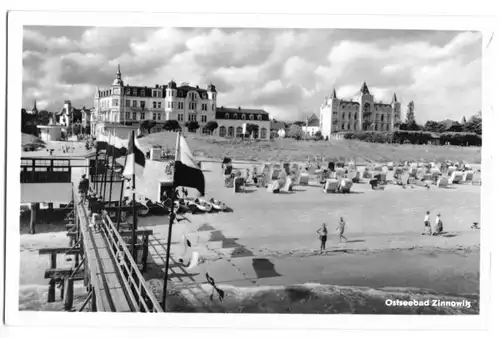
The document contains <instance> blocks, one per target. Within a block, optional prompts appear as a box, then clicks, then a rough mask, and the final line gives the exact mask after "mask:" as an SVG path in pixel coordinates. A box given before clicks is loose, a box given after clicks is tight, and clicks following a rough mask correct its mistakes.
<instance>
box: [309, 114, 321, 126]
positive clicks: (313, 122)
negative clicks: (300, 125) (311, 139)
mask: <svg viewBox="0 0 500 338" xmlns="http://www.w3.org/2000/svg"><path fill="white" fill-rule="evenodd" d="M307 125H308V126H309V127H319V118H318V117H317V116H316V114H314V113H313V114H312V115H311V116H309V118H308V119H307Z"/></svg>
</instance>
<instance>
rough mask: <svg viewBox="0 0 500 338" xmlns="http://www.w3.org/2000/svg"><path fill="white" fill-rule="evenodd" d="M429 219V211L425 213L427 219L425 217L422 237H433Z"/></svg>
mask: <svg viewBox="0 0 500 338" xmlns="http://www.w3.org/2000/svg"><path fill="white" fill-rule="evenodd" d="M429 217H430V212H429V211H427V212H426V213H425V217H424V232H423V233H422V235H431V234H432V231H431V222H430V221H429Z"/></svg>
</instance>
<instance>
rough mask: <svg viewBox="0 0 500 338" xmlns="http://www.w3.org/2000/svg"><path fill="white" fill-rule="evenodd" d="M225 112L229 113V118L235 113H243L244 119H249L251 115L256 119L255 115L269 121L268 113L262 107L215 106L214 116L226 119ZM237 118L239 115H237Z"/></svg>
mask: <svg viewBox="0 0 500 338" xmlns="http://www.w3.org/2000/svg"><path fill="white" fill-rule="evenodd" d="M226 114H230V116H229V118H232V117H233V116H234V115H237V114H244V115H245V119H247V120H249V119H250V118H249V117H250V116H249V115H253V119H255V120H258V119H257V115H260V116H261V121H269V113H268V112H266V111H265V110H262V109H249V108H241V107H238V108H226V107H217V108H216V110H215V118H216V119H227V118H228V117H227V116H226ZM237 117H238V119H239V118H240V117H241V115H240V116H237Z"/></svg>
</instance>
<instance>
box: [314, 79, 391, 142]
mask: <svg viewBox="0 0 500 338" xmlns="http://www.w3.org/2000/svg"><path fill="white" fill-rule="evenodd" d="M400 121H401V103H400V102H399V101H398V99H397V97H396V94H394V95H393V97H392V101H391V103H383V102H376V101H375V100H374V97H373V95H372V94H371V93H370V91H369V89H368V86H367V85H366V82H364V83H363V85H362V86H361V89H360V90H359V93H358V95H357V96H356V97H355V98H353V99H352V100H345V99H339V98H337V93H336V91H335V89H334V90H333V92H332V94H331V95H330V96H327V97H325V100H324V102H323V104H322V105H321V107H320V118H319V128H320V131H321V134H322V135H323V137H331V136H332V135H335V134H338V133H342V132H348V131H350V132H353V131H367V130H371V131H392V130H394V129H396V128H397V127H398V125H399V123H400Z"/></svg>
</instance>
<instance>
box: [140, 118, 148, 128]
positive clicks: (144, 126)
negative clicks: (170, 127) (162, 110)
mask: <svg viewBox="0 0 500 338" xmlns="http://www.w3.org/2000/svg"><path fill="white" fill-rule="evenodd" d="M140 128H141V130H148V128H149V121H148V120H144V121H142V122H141V125H140Z"/></svg>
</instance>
